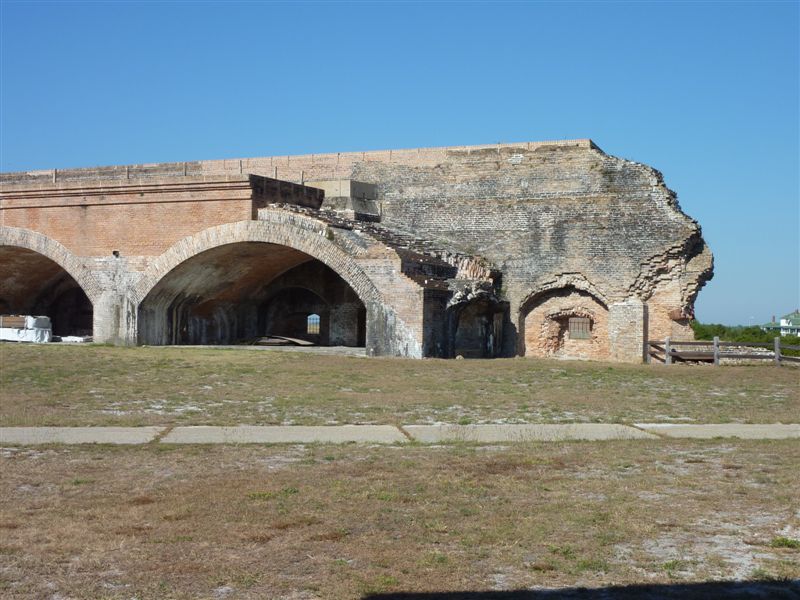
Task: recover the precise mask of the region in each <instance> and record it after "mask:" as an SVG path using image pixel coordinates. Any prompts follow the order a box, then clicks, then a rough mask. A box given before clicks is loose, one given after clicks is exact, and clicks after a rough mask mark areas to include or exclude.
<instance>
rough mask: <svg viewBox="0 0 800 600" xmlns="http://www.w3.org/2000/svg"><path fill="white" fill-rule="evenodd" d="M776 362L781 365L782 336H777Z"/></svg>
mask: <svg viewBox="0 0 800 600" xmlns="http://www.w3.org/2000/svg"><path fill="white" fill-rule="evenodd" d="M775 364H776V365H778V366H779V367H780V366H781V338H780V336H778V337H776V338H775Z"/></svg>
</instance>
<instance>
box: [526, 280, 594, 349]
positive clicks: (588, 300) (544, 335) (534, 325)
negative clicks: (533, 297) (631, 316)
mask: <svg viewBox="0 0 800 600" xmlns="http://www.w3.org/2000/svg"><path fill="white" fill-rule="evenodd" d="M570 317H584V318H588V319H589V320H590V322H591V333H590V335H591V337H590V339H571V338H570V335H569V330H568V320H569V318H570ZM524 332H525V333H524V335H525V355H526V356H533V357H562V356H568V357H573V358H589V359H602V358H608V356H609V345H608V344H609V336H608V309H607V308H606V307H605V306H603V305H602V304H600V303H599V302H598V301H597V300H596V299H595V298H593V297H592V296H591V295H589V294H587V293H585V292H581V291H578V290H570V291H566V290H555V291H553V292H551V293H548V294H546V295H544V296H542V297H541V298H540V299H538V301H537V302H536V303H535V304H534V305H533V307H532V309H531V310H530V312H528V313H527V315H526V316H525V319H524Z"/></svg>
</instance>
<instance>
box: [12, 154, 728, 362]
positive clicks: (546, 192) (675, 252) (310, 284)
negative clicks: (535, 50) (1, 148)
mask: <svg viewBox="0 0 800 600" xmlns="http://www.w3.org/2000/svg"><path fill="white" fill-rule="evenodd" d="M0 183H2V188H1V189H0V219H2V221H0V312H17V313H32V314H34V313H35V314H44V315H49V316H50V317H51V318H52V320H53V327H54V333H56V334H59V335H66V334H70V333H77V334H81V335H88V334H93V335H94V339H95V340H97V341H112V342H118V343H141V344H231V343H239V342H241V341H243V340H248V339H252V338H255V337H258V336H263V335H276V336H286V337H292V338H299V339H306V340H309V341H312V342H314V343H320V344H325V345H345V346H365V347H366V350H367V353H368V354H369V355H399V356H409V357H454V356H458V355H461V356H464V357H495V356H514V355H524V356H533V357H546V356H555V357H577V358H594V359H611V360H620V361H639V360H641V358H642V352H643V346H644V341H645V340H646V339H647V338H648V337H649V338H653V339H655V338H658V339H661V338H664V337H666V336H670V337H671V338H673V339H692V333H691V329H690V328H689V326H688V323H689V320H690V319H691V318H692V314H693V304H694V300H695V298H696V296H697V293H698V291H699V290H700V288H701V287H702V286H703V284H704V283H705V282H706V281H707V280H708V279H710V277H711V275H712V257H711V253H710V251H709V250H708V248H707V247H706V245H705V243H704V241H703V239H702V237H701V232H700V227H699V225H698V224H697V223H696V222H695V221H693V220H692V219H691V218H689V217H688V216H686V215H685V214H684V213H683V212H682V211H681V210H680V207H679V206H678V203H677V200H676V196H675V194H674V193H673V192H672V191H671V190H669V189H668V188H667V187H666V186H665V184H664V182H663V180H662V177H661V174H660V173H659V172H658V171H655V170H654V169H652V168H650V167H647V166H645V165H642V164H639V163H634V162H630V161H627V160H622V159H619V158H615V157H612V156H608V155H606V154H605V153H603V152H602V151H601V150H600V149H599V148H597V147H596V146H595V145H594V144H593V143H592V142H591V141H589V140H577V141H562V142H538V143H523V144H509V145H495V146H474V147H459V148H434V149H420V150H401V151H387V152H364V153H347V154H345V153H340V154H326V155H309V156H299V157H295V156H290V157H271V158H261V159H247V160H239V161H202V162H192V163H170V164H156V165H136V166H127V167H126V166H123V167H103V168H95V169H74V170H68V171H38V172H28V173H6V174H2V175H0Z"/></svg>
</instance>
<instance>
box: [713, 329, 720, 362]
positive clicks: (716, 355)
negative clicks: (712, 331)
mask: <svg viewBox="0 0 800 600" xmlns="http://www.w3.org/2000/svg"><path fill="white" fill-rule="evenodd" d="M714 366H715V367H718V366H719V336H718V335H715V336H714Z"/></svg>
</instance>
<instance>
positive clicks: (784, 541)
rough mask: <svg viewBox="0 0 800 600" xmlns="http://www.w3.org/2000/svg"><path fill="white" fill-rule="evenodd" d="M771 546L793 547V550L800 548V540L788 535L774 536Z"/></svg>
mask: <svg viewBox="0 0 800 600" xmlns="http://www.w3.org/2000/svg"><path fill="white" fill-rule="evenodd" d="M769 545H770V547H771V548H791V549H793V550H800V540H795V539H792V538H788V537H782V536H781V537H776V538H772V541H771V542H770V543H769Z"/></svg>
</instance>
